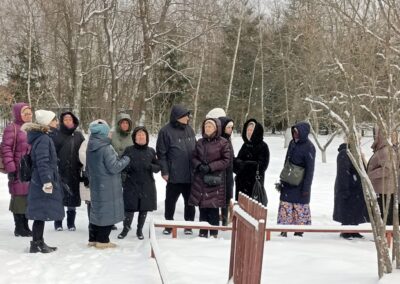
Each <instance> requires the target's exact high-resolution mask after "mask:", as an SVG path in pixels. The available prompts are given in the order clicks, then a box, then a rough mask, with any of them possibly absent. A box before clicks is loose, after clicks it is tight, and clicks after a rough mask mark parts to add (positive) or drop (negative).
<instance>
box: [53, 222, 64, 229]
mask: <svg viewBox="0 0 400 284" xmlns="http://www.w3.org/2000/svg"><path fill="white" fill-rule="evenodd" d="M54 230H56V231H62V230H63V227H62V220H60V221H54Z"/></svg>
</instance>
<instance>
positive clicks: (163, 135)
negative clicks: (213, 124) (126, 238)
mask: <svg viewBox="0 0 400 284" xmlns="http://www.w3.org/2000/svg"><path fill="white" fill-rule="evenodd" d="M189 115H190V112H189V111H188V110H187V109H186V108H185V107H183V106H181V105H175V106H173V107H172V110H171V116H170V122H169V123H168V124H167V125H165V126H164V127H163V128H161V130H160V132H159V133H158V138H157V145H156V150H157V157H158V158H159V160H160V165H161V175H162V177H163V179H164V180H165V181H166V182H167V192H166V196H165V214H164V216H165V219H166V220H173V219H174V213H175V207H176V202H177V200H178V198H179V196H180V195H181V194H182V196H183V199H184V201H185V210H184V211H185V213H184V218H185V220H186V221H194V215H195V209H194V207H193V206H190V205H189V204H188V200H189V196H190V188H191V182H192V164H191V160H192V152H193V150H194V148H195V144H196V137H195V133H194V131H193V129H192V127H190V125H189V119H190V118H189ZM184 232H185V234H192V231H191V229H185V231H184ZM163 233H164V234H166V235H169V234H171V229H170V228H166V229H165V230H164V231H163Z"/></svg>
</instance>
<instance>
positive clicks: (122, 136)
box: [111, 113, 133, 157]
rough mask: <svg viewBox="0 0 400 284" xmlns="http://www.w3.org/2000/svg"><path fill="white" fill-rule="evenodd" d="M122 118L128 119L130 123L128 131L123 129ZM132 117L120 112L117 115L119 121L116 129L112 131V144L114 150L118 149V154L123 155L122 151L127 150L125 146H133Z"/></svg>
mask: <svg viewBox="0 0 400 284" xmlns="http://www.w3.org/2000/svg"><path fill="white" fill-rule="evenodd" d="M122 120H126V121H128V123H129V128H128V130H127V131H123V130H122V129H121V127H120V123H121V121H122ZM131 133H132V119H131V117H130V115H129V114H127V113H120V114H119V115H118V116H117V123H116V125H115V130H114V131H113V132H112V133H111V145H112V146H113V147H114V150H115V151H117V153H118V156H119V157H121V155H122V153H123V152H124V151H125V148H126V147H128V146H132V144H133V143H132V138H131Z"/></svg>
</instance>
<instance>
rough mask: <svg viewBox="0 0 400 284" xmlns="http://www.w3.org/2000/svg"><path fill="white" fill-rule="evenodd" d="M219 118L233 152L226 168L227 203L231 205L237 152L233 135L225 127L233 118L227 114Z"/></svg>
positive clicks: (222, 134) (224, 135) (223, 135)
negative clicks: (227, 132)
mask: <svg viewBox="0 0 400 284" xmlns="http://www.w3.org/2000/svg"><path fill="white" fill-rule="evenodd" d="M218 119H219V120H220V121H221V129H222V133H221V136H222V137H224V138H225V139H226V140H228V142H229V146H230V152H231V162H230V163H229V166H228V168H227V169H226V204H227V205H229V202H230V200H231V199H232V198H233V186H234V179H233V158H234V157H235V153H234V151H233V145H232V142H231V136H230V135H228V134H226V133H225V127H226V126H227V124H228V123H229V122H233V120H232V119H230V118H229V117H226V116H224V117H219V118H218Z"/></svg>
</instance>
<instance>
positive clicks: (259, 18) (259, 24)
mask: <svg viewBox="0 0 400 284" xmlns="http://www.w3.org/2000/svg"><path fill="white" fill-rule="evenodd" d="M258 21H259V22H258V26H259V33H260V61H261V105H260V107H261V121H262V122H261V125H262V126H263V128H264V131H265V116H264V54H263V30H262V24H261V8H260V0H258Z"/></svg>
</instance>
